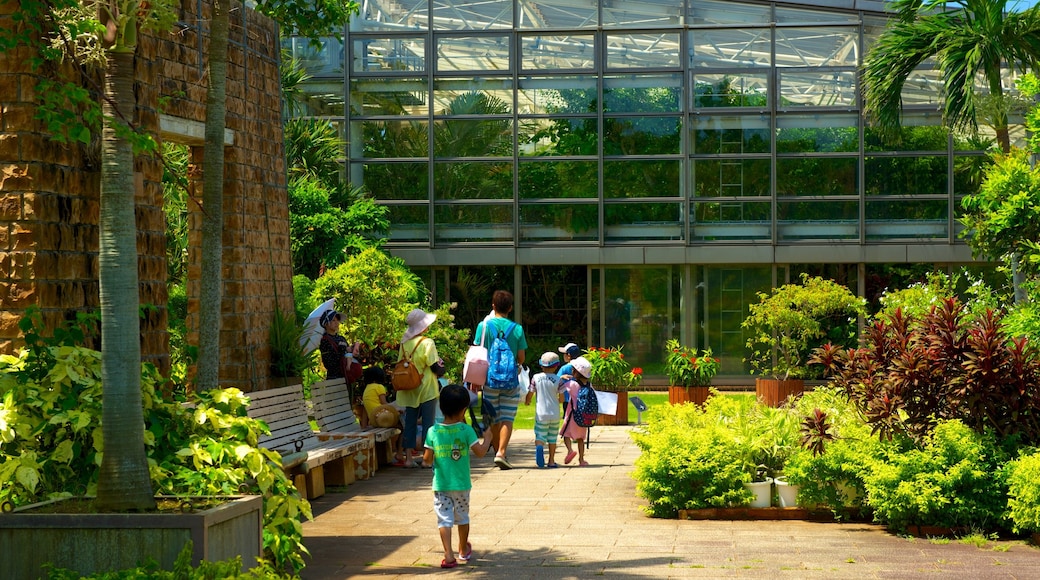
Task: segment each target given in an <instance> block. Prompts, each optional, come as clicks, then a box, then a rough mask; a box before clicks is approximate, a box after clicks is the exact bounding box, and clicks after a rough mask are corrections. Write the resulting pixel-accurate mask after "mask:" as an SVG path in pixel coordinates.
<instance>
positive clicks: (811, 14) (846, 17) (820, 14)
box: [776, 6, 859, 24]
mask: <svg viewBox="0 0 1040 580" xmlns="http://www.w3.org/2000/svg"><path fill="white" fill-rule="evenodd" d="M776 22H777V23H778V24H781V23H782V24H814V23H824V22H854V23H858V22H859V16H857V15H856V14H855V13H849V12H827V11H825V10H820V9H819V8H813V9H811V10H809V9H803V8H791V7H786V6H777V7H776Z"/></svg>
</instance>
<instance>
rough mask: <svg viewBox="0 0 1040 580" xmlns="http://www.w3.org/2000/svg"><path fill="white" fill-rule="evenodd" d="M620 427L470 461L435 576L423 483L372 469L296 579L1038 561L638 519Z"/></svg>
mask: <svg viewBox="0 0 1040 580" xmlns="http://www.w3.org/2000/svg"><path fill="white" fill-rule="evenodd" d="M630 429H632V427H597V428H594V429H593V444H592V447H591V449H590V450H589V452H588V456H587V459H588V461H589V462H590V463H591V464H592V465H591V466H589V467H576V466H565V465H562V462H561V466H560V468H559V469H537V468H536V467H535V465H534V444H533V441H532V434H531V432H530V431H527V432H524V431H521V432H519V433H517V434H516V435H515V436H514V441H513V443H511V444H510V461H511V462H512V463H513V465H514V466H515V467H516V468H515V469H512V470H510V471H501V470H499V469H497V468H495V467H494V466H493V464H492V463H491V457H485V458H483V459H474V469H473V492H472V495H471V501H472V506H471V512H470V517H471V520H472V523H471V525H472V528H471V536H470V537H471V542H472V544H473V548H474V551H475V553H476V556H477V557H476V558H475V559H474V560H473V561H471V562H470V563H469V564H468V565H464V566H459V567H458V568H455V569H454V570H442V569H441V568H440V566H439V565H440V561H441V558H442V557H443V553H442V550H441V545H440V538H439V537H438V535H437V529H436V518H435V517H434V515H433V494H432V492H431V491H430V479H431V472H430V471H429V470H424V469H402V468H394V467H386V468H382V469H380V470H379V471H378V473H376V475H375V476H374V477H373V478H372V479H369V480H366V481H360V482H357V483H355V484H353V485H351V486H350V487H347V488H339V489H336V490H333V491H332V492H330V493H328V494H326V495H325V496H323V497H320V498H318V499H317V500H315V501H314V502H312V508H313V511H314V515H315V519H314V520H313V521H310V522H307V523H305V524H304V526H303V532H304V543H305V545H306V546H307V548H308V549H309V550H310V552H311V556H310V557H309V558H308V560H307V562H308V565H307V568H305V569H304V571H303V573H302V574H301V576H302V578H303V579H304V580H335V579H341V578H354V577H365V578H387V579H390V578H407V577H412V576H416V575H426V574H440V575H445V576H463V575H464V576H467V577H477V578H482V577H487V578H503V577H509V578H539V579H540V578H547V579H557V578H588V577H590V576H607V577H612V578H785V579H786V578H806V579H817V578H820V579H823V578H826V579H832V578H841V579H844V578H849V579H860V578H875V579H893V580H896V579H929V578H936V579H940V578H941V579H943V580H949V579H966V580H967V579H971V580H976V579H990V578H994V579H1040V550H1038V549H1037V548H1035V547H1032V546H1029V545H1027V544H1025V543H1024V542H1018V541H996V542H988V543H987V545H986V546H985V547H983V548H979V547H976V546H974V545H969V544H965V543H962V542H958V541H956V540H953V541H949V542H942V541H930V540H927V539H918V538H903V537H900V536H897V535H895V534H891V533H889V532H888V531H886V530H885V528H883V527H881V526H877V525H872V524H864V523H822V522H807V521H799V520H788V521H783V520H780V521H712V520H701V521H680V520H665V519H654V518H649V517H647V516H646V515H645V514H644V513H643V511H642V509H641V506H642V505H643V503H642V500H640V499H639V498H638V497H637V496H636V493H635V480H633V479H632V477H631V472H632V469H633V467H632V465H633V462H634V461H635V459H636V457H638V456H639V449H638V447H636V446H635V444H634V443H633V442H632V440H631V438H630V437H629V431H630ZM561 448H562V445H561ZM561 459H562V455H561ZM454 537H455V540H456V542H457V541H458V536H457V534H456V535H455V536H454Z"/></svg>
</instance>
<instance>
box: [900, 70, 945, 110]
mask: <svg viewBox="0 0 1040 580" xmlns="http://www.w3.org/2000/svg"><path fill="white" fill-rule="evenodd" d="M942 91H943V81H942V74H941V73H940V72H939V71H937V70H921V69H918V70H915V71H914V72H912V73H910V76H908V77H907V78H906V82H905V83H904V84H903V92H902V99H903V106H910V105H940V104H942Z"/></svg>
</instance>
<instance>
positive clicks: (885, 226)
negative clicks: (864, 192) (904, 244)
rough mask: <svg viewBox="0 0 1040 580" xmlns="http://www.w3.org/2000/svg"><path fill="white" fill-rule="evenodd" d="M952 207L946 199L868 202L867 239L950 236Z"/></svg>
mask: <svg viewBox="0 0 1040 580" xmlns="http://www.w3.org/2000/svg"><path fill="white" fill-rule="evenodd" d="M948 209H949V203H948V202H947V201H946V200H945V199H935V200H920V201H868V202H867V239H871V240H890V239H894V238H948V237H949V235H950V232H949V221H948V215H947V214H948Z"/></svg>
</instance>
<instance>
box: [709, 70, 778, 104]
mask: <svg viewBox="0 0 1040 580" xmlns="http://www.w3.org/2000/svg"><path fill="white" fill-rule="evenodd" d="M768 105H769V76H768V75H766V74H755V73H745V74H696V75H693V107H694V108H695V109H701V108H708V107H757V108H763V107H767V106H768Z"/></svg>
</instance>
